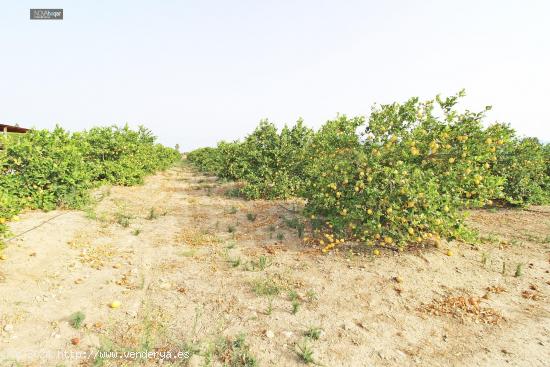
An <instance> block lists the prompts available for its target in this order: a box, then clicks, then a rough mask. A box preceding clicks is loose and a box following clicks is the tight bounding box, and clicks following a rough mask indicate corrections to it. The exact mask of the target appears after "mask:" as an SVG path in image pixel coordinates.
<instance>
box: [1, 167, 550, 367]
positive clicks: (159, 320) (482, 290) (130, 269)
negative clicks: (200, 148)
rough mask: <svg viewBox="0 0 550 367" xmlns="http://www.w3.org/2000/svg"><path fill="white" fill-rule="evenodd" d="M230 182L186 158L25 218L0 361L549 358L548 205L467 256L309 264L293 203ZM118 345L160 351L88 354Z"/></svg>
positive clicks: (343, 256) (10, 257)
mask: <svg viewBox="0 0 550 367" xmlns="http://www.w3.org/2000/svg"><path fill="white" fill-rule="evenodd" d="M233 185H234V184H231V183H220V182H218V181H216V180H215V178H212V177H206V176H203V175H201V174H198V173H196V172H195V171H193V170H192V169H191V168H189V167H188V166H186V165H185V164H184V165H182V166H178V167H175V168H173V169H170V170H168V171H166V172H162V173H159V174H157V175H155V176H152V177H149V178H148V179H146V182H145V184H144V185H142V186H136V187H104V188H102V189H100V190H98V191H97V192H95V193H94V197H95V198H96V200H97V204H95V205H94V206H92V207H90V209H88V210H86V211H53V212H48V213H43V212H36V211H33V212H27V213H24V214H22V215H21V221H20V222H17V223H12V225H11V230H12V232H13V233H15V234H19V233H23V232H25V231H27V230H30V229H32V228H34V227H36V226H38V227H37V228H35V229H32V230H31V231H29V232H27V233H25V234H23V235H22V236H20V237H19V238H17V239H16V240H13V241H11V242H10V243H9V245H8V248H7V249H6V250H5V252H4V253H5V255H6V257H7V258H6V260H3V261H0V365H1V366H12V365H13V366H94V365H96V366H100V365H104V366H126V365H128V366H131V365H157V364H158V363H159V360H158V356H159V355H160V353H161V352H165V353H166V352H173V353H174V354H175V353H177V352H182V353H183V354H185V356H181V357H179V358H174V359H172V360H170V361H168V360H166V361H164V363H163V365H174V366H176V365H189V366H201V365H209V366H210V365H212V366H217V365H220V366H221V365H223V363H227V364H228V365H233V366H241V365H242V366H245V365H253V364H251V362H250V359H247V356H253V357H254V358H255V359H256V360H257V364H258V365H260V366H295V365H296V366H298V365H302V364H303V363H304V362H303V361H302V360H301V359H300V358H301V357H300V352H299V351H300V348H301V349H302V350H304V348H305V349H306V350H307V349H309V350H311V351H312V352H313V359H314V361H315V362H316V363H318V364H319V365H324V366H414V365H418V366H544V365H548V361H550V302H549V295H550V274H549V272H550V251H549V250H550V207H536V208H531V209H530V210H528V211H522V210H499V211H475V212H473V213H472V216H471V217H470V219H469V221H470V222H471V224H472V225H473V226H475V227H477V228H479V229H480V231H481V233H482V235H483V239H484V240H483V241H482V242H480V243H479V244H478V245H477V246H468V245H464V244H457V243H450V244H448V243H443V244H442V246H441V247H440V248H429V249H418V250H415V251H412V252H408V253H399V254H396V253H392V252H389V251H388V252H386V251H382V254H381V255H380V256H373V255H372V254H371V251H370V249H366V250H356V249H353V248H350V247H344V248H342V250H341V251H339V252H338V253H336V252H335V253H331V254H329V255H322V254H321V253H320V251H318V249H315V248H313V247H312V246H310V245H306V244H304V243H303V242H302V240H301V239H300V238H298V233H297V231H296V230H295V229H292V228H290V227H289V226H288V221H289V220H291V219H292V218H293V217H294V216H295V213H293V212H292V210H289V209H292V208H293V207H294V203H292V202H285V203H282V202H268V201H244V200H242V199H239V198H229V197H228V196H227V195H225V194H224V193H225V192H226V191H227V190H228V189H229V188H231V187H232V186H233ZM59 214H62V215H60V216H58V217H55V216H57V215H59ZM54 217H55V218H54ZM51 218H54V219H51ZM48 219H51V220H50V221H48V222H46V223H44V222H45V221H47V220H48ZM252 219H253V220H252ZM42 223H44V224H42ZM285 223H286V224H285ZM306 235H307V234H306ZM447 249H451V251H452V252H453V256H446V252H447ZM518 264H521V265H520V269H519V270H518V276H515V273H516V270H517V268H518ZM503 268H504V269H503ZM115 300H117V301H120V303H121V306H120V307H118V308H116V309H113V308H110V307H109V305H110V304H111V303H112V302H113V301H115ZM79 311H80V312H82V313H83V314H84V315H85V319H84V321H83V324H82V326H81V327H80V328H79V329H75V328H74V327H72V326H71V325H70V322H69V321H70V317H71V315H73V314H74V313H76V312H79ZM315 329H318V330H317V331H318V333H317V334H318V336H319V338H318V339H317V340H315V339H314V338H311V337H306V336H305V335H304V334H305V333H306V331H308V330H310V331H311V330H315ZM239 335H242V336H243V338H244V343H234V341H235V340H242V339H239ZM75 338H77V339H78V340H76V339H75ZM227 340H229V341H231V342H229V343H228V342H226V341H227ZM75 344H76V345H75ZM123 350H125V351H153V352H155V353H157V354H156V355H155V357H152V358H149V359H147V360H136V359H132V358H130V357H128V356H126V357H128V358H127V359H125V360H122V359H114V358H112V355H111V356H107V355H105V354H103V357H104V358H101V355H99V354H96V353H97V352H98V351H101V352H120V351H123ZM165 356H166V354H165ZM184 357H185V358H184ZM186 357H188V358H186ZM231 363H232V364H231ZM247 363H248V364H247Z"/></svg>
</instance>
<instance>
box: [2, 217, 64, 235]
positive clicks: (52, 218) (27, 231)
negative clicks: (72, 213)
mask: <svg viewBox="0 0 550 367" xmlns="http://www.w3.org/2000/svg"><path fill="white" fill-rule="evenodd" d="M67 213H68V212H65V213H61V214H57V215H55V216H53V217H51V218H50V219H48V220H45V221H44V222H42V223H40V224H39V225H37V226H34V227H32V228H30V229H27V230H26V231H24V232H21V233H19V234H16V235H15V236H13V237H10V238H8V239H7V240H4V242H10V241H11V240H14V239H16V238H18V237H21V236H22V235H24V234H26V233H29V232H31V231H34V230H35V229H37V228H38V227H40V226H42V225H44V224H46V223H48V222H50V221H52V220H54V219H55V218H59V217H60V216H62V215H65V214H67Z"/></svg>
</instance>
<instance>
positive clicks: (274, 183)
mask: <svg viewBox="0 0 550 367" xmlns="http://www.w3.org/2000/svg"><path fill="white" fill-rule="evenodd" d="M461 95H462V94H459V95H457V96H453V97H449V98H445V99H442V98H439V97H437V98H436V99H435V100H430V101H426V102H420V101H419V100H418V98H412V99H410V100H408V101H406V102H405V103H402V104H399V103H394V104H390V105H382V106H380V107H378V108H375V109H374V110H373V111H372V113H371V115H370V117H369V119H368V121H365V119H364V118H362V117H356V118H348V117H346V116H339V117H338V118H337V119H336V120H333V121H328V122H326V123H325V124H324V125H323V126H322V127H321V128H320V129H319V130H318V131H316V132H314V131H312V130H309V129H307V128H305V127H304V126H303V124H302V123H301V121H300V122H299V123H298V124H297V125H296V126H295V127H294V128H286V127H285V128H284V129H283V131H282V132H280V133H279V132H278V131H277V129H276V128H275V126H274V125H272V124H269V123H267V122H261V123H260V125H259V127H258V128H257V129H256V130H255V131H254V132H253V133H252V134H250V135H249V136H247V137H246V138H245V139H244V141H242V142H233V143H220V144H219V145H218V147H217V148H203V149H200V150H197V151H194V152H191V153H190V154H189V155H188V159H189V160H190V161H191V162H192V163H194V164H195V165H196V166H197V167H199V168H200V169H202V170H204V171H208V172H211V173H213V174H216V175H218V176H220V177H224V178H230V179H235V180H242V181H243V182H244V187H243V189H242V192H243V194H244V195H245V196H246V197H249V198H258V197H263V198H287V197H290V196H299V197H302V198H304V199H306V206H305V214H307V216H308V217H309V218H311V220H312V224H313V225H314V227H316V228H318V227H319V226H320V225H322V226H323V227H324V228H323V231H324V236H325V237H324V238H323V239H320V243H321V244H324V245H326V247H325V249H326V250H328V249H330V248H332V247H334V246H335V245H336V244H338V243H340V242H341V241H342V240H343V239H346V240H356V241H359V242H364V243H369V244H384V245H386V246H392V247H393V246H397V247H400V248H402V247H404V246H405V245H407V244H410V243H415V242H416V243H418V242H424V241H428V240H430V239H436V238H438V237H440V236H441V237H445V238H468V237H469V231H468V230H467V228H465V227H464V225H463V219H464V218H463V216H464V214H463V213H464V211H463V209H464V208H476V207H483V206H487V205H492V204H493V200H498V201H499V202H507V203H509V204H513V205H524V204H529V203H545V202H548V199H549V186H548V182H549V177H548V170H549V168H548V163H549V159H548V157H549V154H548V151H549V148H548V146H544V145H542V144H540V143H539V142H538V141H537V140H536V139H530V138H528V139H521V138H518V137H517V136H516V135H515V132H514V131H513V130H512V129H511V128H510V127H509V126H507V125H504V124H494V125H491V126H489V127H485V126H484V125H483V123H482V122H483V117H484V113H485V111H483V112H480V113H474V112H470V111H466V112H459V111H458V110H457V109H456V107H455V106H456V103H457V101H458V99H459V98H460V97H461ZM487 109H489V108H487Z"/></svg>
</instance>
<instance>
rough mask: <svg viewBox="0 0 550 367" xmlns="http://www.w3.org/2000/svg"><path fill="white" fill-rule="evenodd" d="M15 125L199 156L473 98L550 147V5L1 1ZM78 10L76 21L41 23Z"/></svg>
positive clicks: (0, 71) (4, 65) (1, 68)
mask: <svg viewBox="0 0 550 367" xmlns="http://www.w3.org/2000/svg"><path fill="white" fill-rule="evenodd" d="M0 5H1V7H0V9H1V11H0V121H1V122H4V123H19V124H20V125H22V126H29V127H36V128H50V127H52V126H54V125H55V123H60V124H62V125H63V126H64V127H66V128H68V129H70V130H72V131H75V130H81V129H86V128H89V127H92V126H95V125H108V124H112V123H118V124H123V123H125V122H128V123H129V124H130V125H137V124H140V123H141V124H144V125H145V126H147V127H149V128H151V129H152V130H153V131H154V132H155V134H157V135H158V136H159V137H160V141H161V142H162V143H165V144H168V145H174V144H176V143H179V144H180V146H181V147H182V149H185V150H186V149H191V148H195V147H199V146H204V145H212V144H214V143H215V142H217V141H219V140H221V139H226V140H232V139H236V138H239V137H242V136H243V135H245V134H246V133H248V132H249V131H251V130H252V129H253V128H254V126H255V125H256V124H257V123H258V121H259V120H260V119H261V118H268V119H270V120H271V121H273V122H275V123H276V124H277V125H279V126H282V125H283V124H284V123H289V124H292V123H294V122H295V121H296V119H297V118H298V117H303V118H304V120H305V122H306V123H307V124H308V125H310V126H314V127H318V126H319V125H320V124H322V123H323V122H324V121H326V120H327V119H330V118H333V117H334V116H335V115H336V113H338V112H339V113H345V114H348V115H356V114H368V113H369V111H370V108H371V105H372V104H373V103H374V102H378V103H390V102H393V101H401V100H404V99H406V98H408V97H410V96H420V97H423V98H431V97H433V96H435V94H437V93H442V94H453V93H455V92H456V91H458V90H459V89H461V88H466V91H467V93H468V97H467V98H466V99H465V104H464V106H465V107H466V108H469V109H472V110H481V109H482V108H483V107H484V106H485V105H488V104H491V105H493V111H492V112H491V114H490V115H489V121H495V120H498V121H502V122H509V123H511V124H512V126H514V127H515V128H516V129H517V130H518V131H519V132H520V133H521V134H525V135H532V136H538V137H539V138H542V139H544V140H546V141H550V118H549V117H548V112H547V106H548V103H549V101H550V21H549V20H548V19H549V16H550V1H548V0H542V1H533V0H525V1H519V0H517V1H503V0H500V1H486V0H483V1H482V0H475V1H466V0H461V1H444V0H439V1H411V0H407V1H406V0H403V1H380V0H377V1H368V0H363V1H346V0H341V1H337V0H334V1H321V0H315V1H300V0H295V1H285V0H277V1H258V0H256V1H240V0H232V1H227V0H226V1H208V0H201V1H199V0H197V1H168V0H164V1H137V0H132V1H122V0H117V1H97V0H95V1H91V0H86V1H82V0H70V1H62V0H50V1H41V0H34V1H24V0H17V1H16V0H11V1H2V2H0ZM30 8H63V9H64V17H65V19H64V20H62V21H37V20H29V9H30Z"/></svg>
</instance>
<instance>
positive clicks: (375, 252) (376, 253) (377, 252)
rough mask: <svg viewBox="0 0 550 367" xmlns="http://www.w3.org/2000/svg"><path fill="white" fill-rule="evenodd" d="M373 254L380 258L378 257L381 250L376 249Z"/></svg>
mask: <svg viewBox="0 0 550 367" xmlns="http://www.w3.org/2000/svg"><path fill="white" fill-rule="evenodd" d="M372 253H373V254H374V255H375V256H378V255H380V250H378V249H375V250H374V251H373V252H372Z"/></svg>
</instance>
